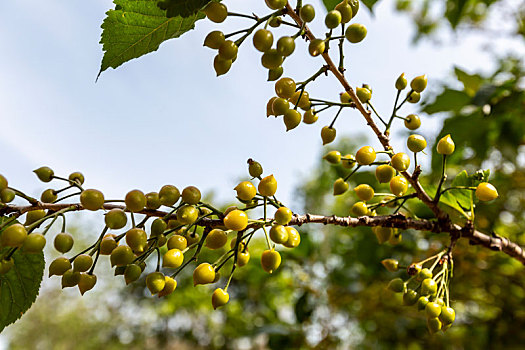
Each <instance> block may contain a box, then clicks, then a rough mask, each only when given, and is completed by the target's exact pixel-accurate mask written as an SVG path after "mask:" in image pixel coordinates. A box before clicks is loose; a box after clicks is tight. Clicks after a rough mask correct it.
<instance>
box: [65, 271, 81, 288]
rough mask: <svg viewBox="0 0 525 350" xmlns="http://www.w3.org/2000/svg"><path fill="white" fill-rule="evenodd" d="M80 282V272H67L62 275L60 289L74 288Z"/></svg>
mask: <svg viewBox="0 0 525 350" xmlns="http://www.w3.org/2000/svg"><path fill="white" fill-rule="evenodd" d="M78 282H80V272H78V271H73V270H67V271H66V272H64V274H63V275H62V289H64V288H68V287H74V286H76V285H77V284H78Z"/></svg>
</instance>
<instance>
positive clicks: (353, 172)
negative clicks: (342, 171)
mask: <svg viewBox="0 0 525 350" xmlns="http://www.w3.org/2000/svg"><path fill="white" fill-rule="evenodd" d="M359 168H361V165H358V166H357V167H356V168H355V169H354V170H353V171H352V172H351V173H350V174H348V175H347V176H346V177H345V178H344V181H345V182H346V181H348V179H349V178H350V177H351V176H352V175H354V174H355V173H356V172H357V171H358V170H359Z"/></svg>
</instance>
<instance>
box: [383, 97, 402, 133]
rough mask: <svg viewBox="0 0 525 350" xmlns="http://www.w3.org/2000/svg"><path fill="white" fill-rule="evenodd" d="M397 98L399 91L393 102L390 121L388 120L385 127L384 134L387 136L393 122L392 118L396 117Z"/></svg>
mask: <svg viewBox="0 0 525 350" xmlns="http://www.w3.org/2000/svg"><path fill="white" fill-rule="evenodd" d="M399 96H401V90H397V94H396V101H395V102H394V108H393V109H392V115H391V116H390V119H389V120H388V123H387V125H386V129H385V134H387V135H388V134H389V133H390V127H391V126H392V122H393V121H394V117H395V115H396V109H397V102H398V101H399Z"/></svg>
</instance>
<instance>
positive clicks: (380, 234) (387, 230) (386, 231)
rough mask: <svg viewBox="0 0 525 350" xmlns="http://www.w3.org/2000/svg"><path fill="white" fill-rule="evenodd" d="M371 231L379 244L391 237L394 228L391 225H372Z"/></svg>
mask: <svg viewBox="0 0 525 350" xmlns="http://www.w3.org/2000/svg"><path fill="white" fill-rule="evenodd" d="M373 231H374V233H375V235H376V238H377V241H378V242H379V244H383V243H385V242H387V241H388V240H389V239H390V238H392V235H393V234H394V229H393V228H391V227H382V226H377V227H374V229H373Z"/></svg>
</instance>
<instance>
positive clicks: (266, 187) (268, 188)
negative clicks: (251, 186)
mask: <svg viewBox="0 0 525 350" xmlns="http://www.w3.org/2000/svg"><path fill="white" fill-rule="evenodd" d="M257 189H258V190H259V193H260V194H261V195H263V196H265V197H271V196H273V195H275V192H277V180H276V179H275V177H274V176H273V174H272V175H268V176H266V177H264V178H263V179H262V180H261V181H260V182H259V186H257Z"/></svg>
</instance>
